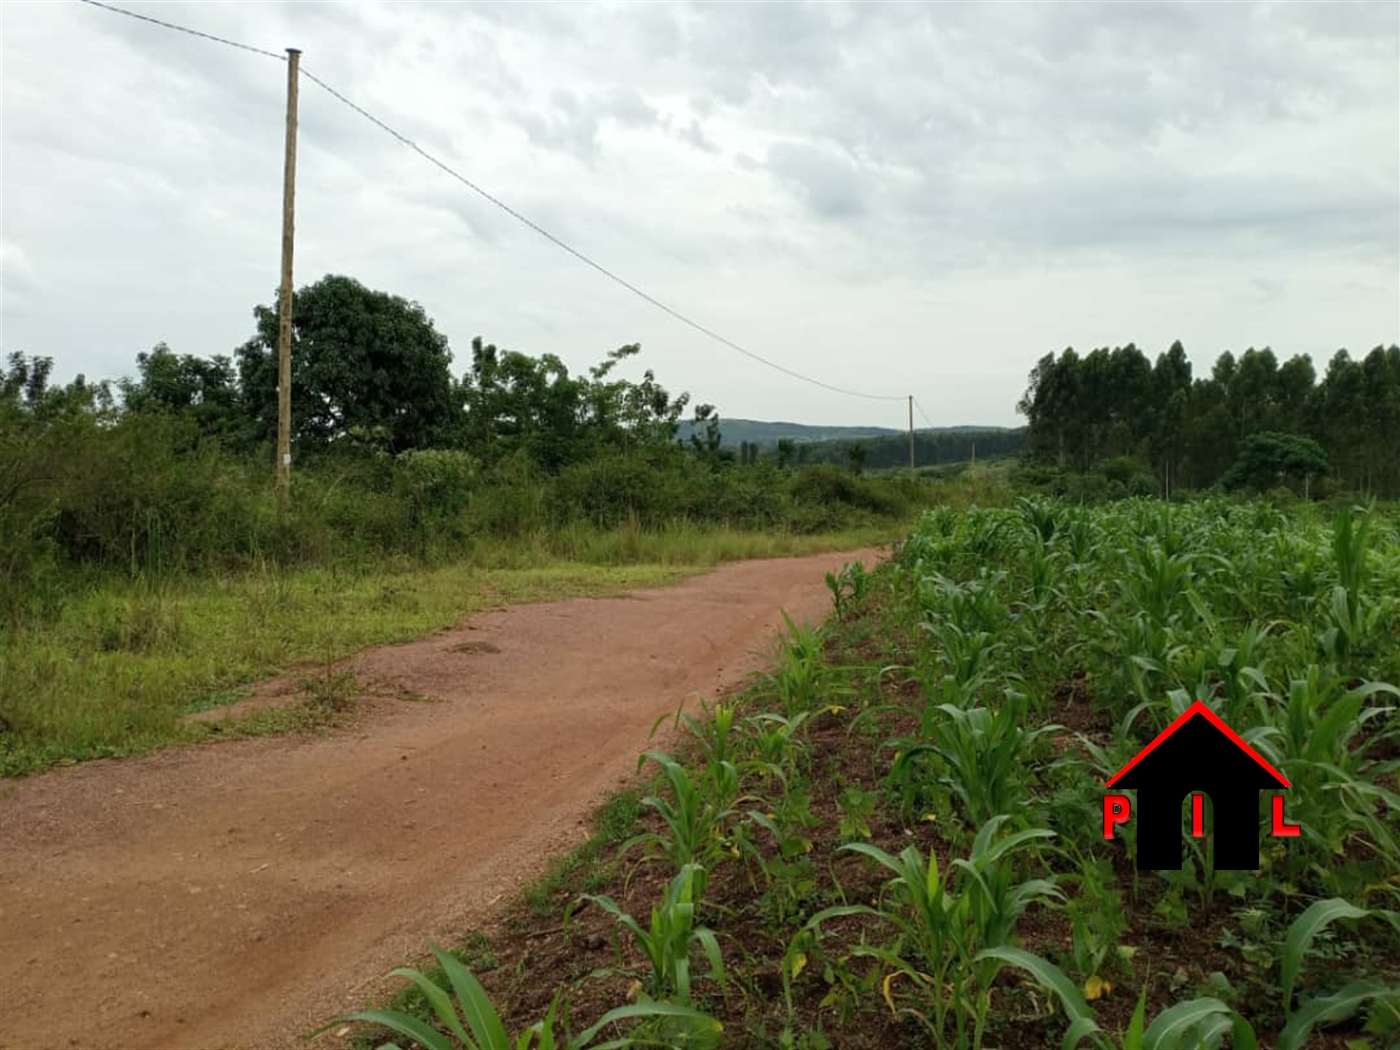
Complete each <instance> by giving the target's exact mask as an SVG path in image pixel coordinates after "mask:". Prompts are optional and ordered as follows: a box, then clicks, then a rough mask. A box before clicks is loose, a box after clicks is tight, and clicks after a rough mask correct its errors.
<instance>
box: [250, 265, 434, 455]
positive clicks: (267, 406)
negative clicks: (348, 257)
mask: <svg viewBox="0 0 1400 1050" xmlns="http://www.w3.org/2000/svg"><path fill="white" fill-rule="evenodd" d="M253 313H254V317H255V318H256V319H257V326H258V329H257V333H256V334H255V335H254V336H253V338H252V339H250V340H248V342H246V343H245V344H243V346H241V347H240V348H239V349H238V372H239V376H240V378H241V380H242V385H243V397H244V401H245V404H246V406H247V411H248V413H249V415H250V417H251V419H252V420H253V421H254V424H255V433H256V436H257V438H258V439H259V440H271V439H273V438H274V437H275V436H276V433H277V320H278V317H277V309H276V307H275V306H259V307H257V308H256V309H255V310H254V312H253ZM451 362H452V354H451V352H450V351H449V350H448V347H447V339H446V337H445V336H443V335H442V334H441V333H439V332H438V331H437V329H436V328H434V327H433V322H432V321H431V320H430V319H429V318H428V316H427V314H425V313H424V311H423V308H422V307H421V306H419V305H418V304H417V303H411V302H409V301H407V300H406V299H403V298H401V297H400V296H396V295H390V294H389V293H387V292H379V291H374V290H372V289H370V288H366V287H365V286H364V285H363V284H361V283H360V282H359V281H356V280H354V279H353V278H350V277H342V276H337V275H328V276H326V277H323V278H322V279H321V280H319V281H317V282H316V283H315V284H313V285H309V286H307V287H305V288H302V289H301V290H300V291H298V292H297V293H296V294H295V296H294V298H293V308H292V440H293V442H294V443H295V444H296V445H297V446H298V447H300V448H302V449H315V448H324V447H326V446H328V445H330V444H331V443H332V442H335V441H337V440H340V439H342V438H344V437H346V436H348V435H351V434H362V435H364V436H366V437H370V438H373V439H375V440H376V441H378V442H380V443H381V444H384V445H387V446H388V447H389V448H390V449H391V450H393V451H395V452H400V451H403V450H406V449H411V448H429V447H433V446H435V445H440V444H444V443H448V442H450V441H451V439H452V437H453V435H454V431H455V429H456V427H457V426H458V424H459V422H460V417H461V406H460V403H459V398H458V393H457V391H456V389H455V388H454V385H453V382H452V376H451V373H450V371H449V365H450V364H451Z"/></svg>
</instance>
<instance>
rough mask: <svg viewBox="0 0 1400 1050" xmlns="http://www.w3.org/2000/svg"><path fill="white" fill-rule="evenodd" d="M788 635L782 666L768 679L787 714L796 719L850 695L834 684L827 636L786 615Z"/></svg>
mask: <svg viewBox="0 0 1400 1050" xmlns="http://www.w3.org/2000/svg"><path fill="white" fill-rule="evenodd" d="M783 621H784V622H785V623H786V624H787V635H786V636H785V637H784V638H783V639H782V650H781V653H780V655H779V660H778V666H777V668H776V669H775V670H773V671H771V672H769V673H768V674H766V675H765V676H764V677H765V678H766V679H767V681H768V683H769V685H770V686H771V687H772V689H773V692H774V694H776V696H777V698H778V702H779V703H780V704H781V705H782V708H783V714H784V715H786V716H787V717H788V718H794V717H796V716H797V715H799V714H802V713H803V712H808V713H810V712H813V711H816V710H817V709H818V708H822V707H829V706H835V700H836V698H837V697H838V696H844V695H848V694H849V693H850V689H849V688H838V687H834V686H832V685H831V684H830V682H829V679H830V677H831V675H830V672H829V669H828V668H827V665H826V655H825V653H824V652H823V648H822V647H823V643H824V642H825V634H824V632H823V631H822V629H821V628H819V627H812V626H810V625H809V624H805V623H804V624H803V625H802V626H800V627H799V626H798V625H797V624H796V623H794V622H793V619H792V617H791V616H789V615H788V614H787V613H786V612H784V613H783Z"/></svg>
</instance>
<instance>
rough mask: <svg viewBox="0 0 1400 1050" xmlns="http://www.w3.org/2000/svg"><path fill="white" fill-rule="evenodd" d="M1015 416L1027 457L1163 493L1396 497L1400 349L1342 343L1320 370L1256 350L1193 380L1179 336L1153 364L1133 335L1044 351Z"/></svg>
mask: <svg viewBox="0 0 1400 1050" xmlns="http://www.w3.org/2000/svg"><path fill="white" fill-rule="evenodd" d="M1017 411H1018V412H1019V413H1020V414H1021V415H1024V416H1025V417H1026V420H1027V431H1026V448H1025V453H1024V458H1025V459H1026V461H1027V462H1028V463H1029V464H1032V465H1038V466H1041V467H1049V468H1053V469H1056V470H1059V471H1062V472H1069V473H1074V474H1079V475H1088V474H1092V473H1095V472H1098V473H1103V472H1104V471H1107V472H1108V473H1110V474H1116V475H1118V476H1125V475H1131V474H1132V473H1133V471H1134V468H1140V470H1141V474H1142V476H1144V477H1145V478H1146V480H1147V481H1148V483H1149V484H1148V485H1147V486H1146V487H1147V488H1152V487H1154V486H1153V485H1152V484H1151V482H1153V481H1155V490H1156V491H1157V492H1158V493H1159V494H1161V495H1165V496H1170V495H1173V494H1175V493H1178V492H1186V491H1201V490H1206V489H1210V488H1213V487H1215V486H1221V487H1223V488H1225V489H1227V490H1255V491H1265V490H1268V489H1272V488H1292V489H1294V490H1296V491H1298V492H1299V493H1300V494H1305V495H1313V496H1321V495H1330V494H1340V493H1343V492H1351V493H1357V494H1361V495H1365V496H1371V495H1374V496H1379V497H1385V498H1395V497H1400V346H1395V345H1391V346H1388V347H1387V346H1377V347H1375V348H1374V349H1373V350H1371V351H1370V352H1369V353H1367V354H1366V355H1365V357H1364V358H1362V359H1360V360H1356V359H1354V358H1353V357H1352V356H1351V355H1350V353H1349V352H1348V351H1347V350H1345V349H1342V350H1338V351H1337V352H1336V353H1335V354H1334V355H1333V356H1332V358H1331V360H1330V361H1329V362H1328V363H1327V366H1326V369H1325V371H1324V372H1323V374H1322V376H1321V377H1320V378H1319V377H1318V374H1317V370H1316V367H1315V366H1314V364H1313V361H1312V359H1311V358H1310V357H1309V356H1307V355H1304V354H1298V355H1294V356H1293V357H1290V358H1289V359H1288V360H1286V361H1283V362H1280V361H1279V360H1278V358H1277V356H1276V355H1275V354H1274V352H1273V351H1272V350H1271V349H1269V348H1267V347H1265V348H1263V349H1254V348H1250V349H1248V350H1246V351H1245V352H1244V353H1242V354H1241V355H1239V357H1236V356H1235V355H1234V354H1233V353H1231V352H1229V351H1226V352H1224V353H1222V354H1220V355H1219V357H1218V358H1217V359H1216V361H1215V364H1214V366H1213V367H1212V369H1211V371H1210V373H1209V374H1208V375H1204V376H1195V375H1193V372H1192V366H1191V362H1190V360H1189V359H1188V358H1187V356H1186V351H1185V349H1184V348H1183V347H1182V345H1181V343H1180V342H1179V341H1178V342H1175V343H1173V344H1172V345H1171V347H1170V348H1169V349H1168V350H1167V351H1165V352H1164V353H1162V354H1159V355H1158V357H1157V359H1156V361H1155V362H1153V361H1151V360H1149V359H1148V357H1147V355H1146V354H1145V353H1143V352H1142V351H1141V350H1140V349H1138V348H1137V347H1136V346H1135V345H1133V344H1132V343H1129V344H1127V345H1126V346H1121V347H1114V348H1112V349H1110V348H1107V347H1104V348H1100V349H1096V350H1094V351H1092V352H1091V353H1088V354H1084V355H1082V356H1081V355H1080V354H1078V353H1077V352H1076V351H1075V350H1074V349H1073V348H1068V349H1066V350H1064V351H1062V352H1061V353H1059V354H1053V353H1051V354H1046V355H1045V356H1044V357H1042V358H1041V359H1040V360H1039V361H1038V362H1037V363H1036V365H1035V367H1034V369H1032V371H1031V373H1030V377H1029V381H1028V385H1027V388H1026V391H1025V394H1024V395H1023V396H1022V398H1021V400H1020V401H1019V402H1018V404H1017Z"/></svg>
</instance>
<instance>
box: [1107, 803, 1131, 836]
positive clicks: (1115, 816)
mask: <svg viewBox="0 0 1400 1050" xmlns="http://www.w3.org/2000/svg"><path fill="white" fill-rule="evenodd" d="M1132 815H1133V814H1132V806H1131V805H1130V804H1129V802H1128V796H1127V795H1105V796H1104V797H1103V837H1104V838H1106V839H1111V838H1113V825H1115V824H1122V823H1123V822H1124V821H1126V820H1127V819H1128V818H1129V817H1130V816H1132Z"/></svg>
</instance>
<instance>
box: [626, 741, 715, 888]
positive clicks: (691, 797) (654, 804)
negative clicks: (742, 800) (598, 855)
mask: <svg viewBox="0 0 1400 1050" xmlns="http://www.w3.org/2000/svg"><path fill="white" fill-rule="evenodd" d="M648 760H650V761H653V762H655V763H656V764H657V765H659V766H660V767H661V772H662V774H663V775H664V777H665V779H666V783H667V785H668V786H669V787H670V789H671V791H670V797H669V798H665V797H662V796H660V795H648V796H647V797H646V798H644V799H642V805H644V806H646V807H647V808H649V809H651V810H654V811H655V812H656V813H657V814H658V815H659V816H660V817H661V820H662V822H663V823H664V824H665V830H664V831H644V832H641V833H640V834H638V835H634V836H633V837H632V838H630V839H628V840H627V841H626V842H624V843H623V844H622V847H621V849H620V850H619V855H621V854H625V853H628V852H630V851H631V850H632V849H634V848H635V847H637V846H645V847H647V851H648V854H649V855H651V856H658V855H659V856H662V857H665V858H666V859H667V860H669V861H670V862H671V863H672V864H674V865H675V866H676V867H677V868H686V867H692V866H693V867H695V868H696V875H695V877H696V878H697V879H698V880H699V882H700V885H699V887H698V888H697V891H696V895H697V896H703V895H704V891H705V885H704V883H705V879H706V871H707V870H708V867H709V866H710V865H712V864H715V863H717V862H718V861H719V860H720V858H721V857H722V856H723V855H724V853H725V851H726V849H725V838H724V828H725V824H726V822H727V821H728V820H729V819H730V818H731V817H732V816H733V815H734V810H733V809H732V808H730V807H729V806H723V805H722V804H721V803H718V802H716V801H714V800H712V799H711V797H710V796H709V795H708V794H707V790H706V781H705V780H704V779H703V778H701V779H696V778H695V777H692V776H691V774H690V773H689V772H688V771H687V770H686V768H685V766H683V765H681V764H680V763H679V762H677V761H676V760H675V759H674V758H672V757H671V756H670V755H667V754H664V753H662V752H659V751H648V752H646V753H645V754H644V755H643V756H642V764H645V763H646V762H647V761H648ZM726 765H727V766H728V769H729V770H731V771H732V770H733V768H734V767H733V765H732V764H728V763H726ZM728 775H729V774H728V773H726V776H728ZM734 777H735V782H736V783H737V774H734Z"/></svg>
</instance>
